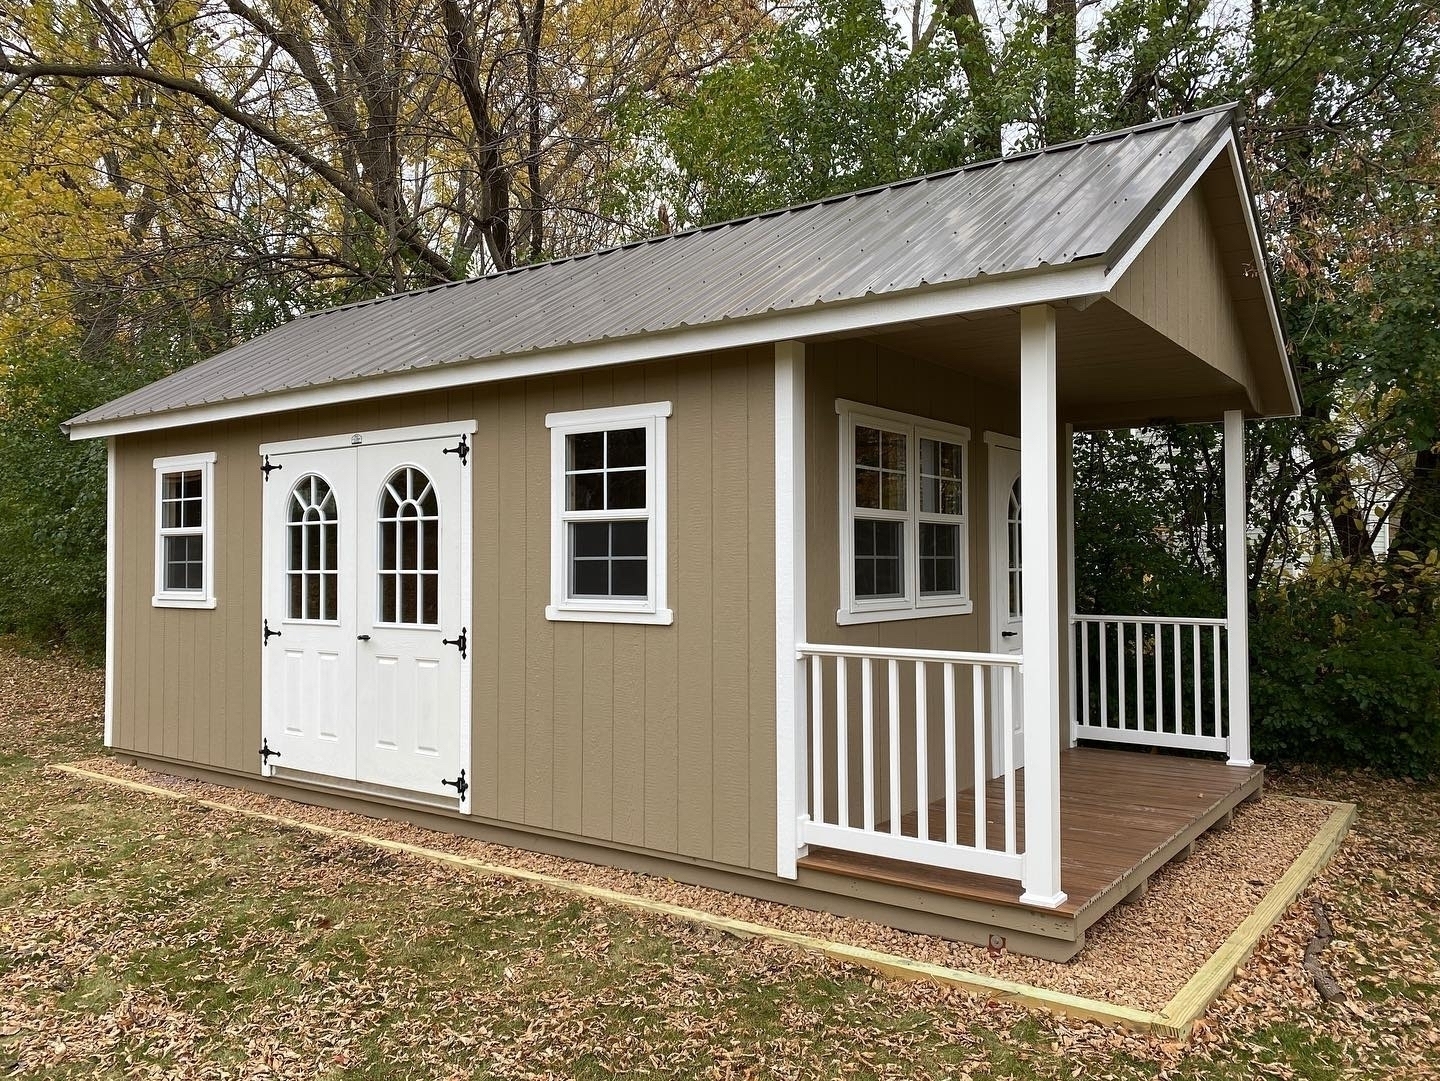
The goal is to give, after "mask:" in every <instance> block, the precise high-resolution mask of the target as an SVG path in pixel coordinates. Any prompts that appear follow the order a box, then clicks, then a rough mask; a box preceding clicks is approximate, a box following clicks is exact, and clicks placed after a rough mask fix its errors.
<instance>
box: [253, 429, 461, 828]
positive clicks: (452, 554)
mask: <svg viewBox="0 0 1440 1081" xmlns="http://www.w3.org/2000/svg"><path fill="white" fill-rule="evenodd" d="M473 430H474V428H473V424H462V425H459V426H454V427H450V426H435V427H427V428H425V429H406V430H402V431H395V432H367V433H361V434H359V435H355V436H349V437H346V441H345V443H344V445H341V446H333V445H328V446H327V445H325V444H324V442H323V441H319V440H301V441H297V442H294V443H281V444H269V445H266V446H264V447H262V448H261V452H262V454H263V455H265V457H264V459H263V461H264V463H265V464H268V465H269V466H270V467H271V470H270V472H269V473H268V474H267V479H266V481H265V483H264V486H263V487H264V493H265V498H264V521H263V529H264V556H263V561H264V571H263V574H264V582H265V586H264V604H263V619H264V624H263V629H262V633H264V634H266V637H265V638H264V641H265V645H264V648H263V649H262V651H261V652H262V655H263V660H264V695H263V707H262V710H263V716H262V736H263V745H262V746H263V747H264V748H266V749H268V750H269V751H271V752H273V753H272V754H271V755H270V756H268V757H267V759H266V772H267V773H275V772H279V773H281V774H288V773H291V772H299V773H304V774H314V775H319V776H322V777H326V778H333V779H335V780H340V781H354V782H361V783H363V784H366V785H378V786H383V787H385V788H393V789H400V790H404V791H407V792H413V793H419V794H424V795H427V796H441V797H447V798H450V799H453V800H456V801H457V803H458V805H459V806H460V807H461V808H462V809H465V808H466V806H467V804H468V800H467V799H466V798H465V797H466V796H467V795H468V786H467V785H465V784H462V783H457V782H458V781H460V778H461V773H460V771H461V770H463V769H465V768H466V765H467V763H468V759H469V742H470V740H469V715H468V714H469V703H468V701H467V700H466V698H467V697H468V696H467V694H466V693H465V692H466V691H467V689H468V680H466V679H465V678H464V677H465V675H466V673H467V670H468V656H469V640H468V638H469V627H468V626H467V623H468V620H469V616H468V611H469V599H470V566H471V563H470V537H469V533H470V499H469V492H470V467H469V464H468V457H469V449H468V441H469V437H470V434H471V432H473ZM462 437H464V442H463V443H462ZM462 447H463V449H464V453H463V454H462V453H458V450H459V449H460V448H462Z"/></svg>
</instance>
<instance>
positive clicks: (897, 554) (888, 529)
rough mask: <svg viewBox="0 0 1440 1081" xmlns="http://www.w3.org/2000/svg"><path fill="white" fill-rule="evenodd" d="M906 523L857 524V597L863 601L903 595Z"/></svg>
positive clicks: (863, 521)
mask: <svg viewBox="0 0 1440 1081" xmlns="http://www.w3.org/2000/svg"><path fill="white" fill-rule="evenodd" d="M904 546H905V523H904V522H876V521H868V520H858V521H856V523H855V596H856V597H857V598H862V599H876V598H880V597H898V596H901V595H903V594H904V592H905V589H904V579H905V575H904V569H905V560H904V555H903V552H904Z"/></svg>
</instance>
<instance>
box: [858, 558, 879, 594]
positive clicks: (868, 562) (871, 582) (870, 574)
mask: <svg viewBox="0 0 1440 1081" xmlns="http://www.w3.org/2000/svg"><path fill="white" fill-rule="evenodd" d="M855 596H857V597H873V596H875V561H874V560H873V559H857V560H856V561H855Z"/></svg>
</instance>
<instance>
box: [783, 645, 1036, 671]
mask: <svg viewBox="0 0 1440 1081" xmlns="http://www.w3.org/2000/svg"><path fill="white" fill-rule="evenodd" d="M795 655H796V656H797V657H854V658H861V659H863V658H865V657H869V658H870V659H871V660H874V661H934V662H936V663H942V664H979V665H996V666H1004V667H1009V668H1018V667H1020V663H1021V661H1022V660H1023V659H1024V658H1023V657H1022V656H1020V655H1019V654H1015V653H964V652H956V651H951V650H944V649H898V648H897V649H887V648H885V647H883V646H834V645H823V644H817V643H813V642H798V643H796V645H795Z"/></svg>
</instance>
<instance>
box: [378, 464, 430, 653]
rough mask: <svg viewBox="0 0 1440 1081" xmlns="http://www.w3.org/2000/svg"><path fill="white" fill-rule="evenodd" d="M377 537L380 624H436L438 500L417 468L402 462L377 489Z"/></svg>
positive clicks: (422, 473) (423, 625) (428, 482)
mask: <svg viewBox="0 0 1440 1081" xmlns="http://www.w3.org/2000/svg"><path fill="white" fill-rule="evenodd" d="M377 524H378V527H379V528H378V530H377V535H376V556H377V557H378V558H377V559H376V561H375V565H376V567H377V568H378V569H377V570H376V572H375V573H376V578H377V582H376V586H377V589H378V591H379V596H378V598H377V599H378V602H379V603H378V605H377V607H376V611H378V612H379V613H380V619H379V622H381V623H388V624H391V625H392V626H403V627H438V626H439V625H440V501H439V499H438V498H437V497H436V495H435V486H434V485H433V484H431V483H430V478H429V477H427V476H426V475H425V473H424V472H423V471H422V470H419V469H416V468H415V467H414V466H410V465H407V466H401V467H400V468H399V469H397V470H395V472H394V473H392V474H390V478H389V479H388V480H387V481H386V482H385V484H384V486H383V487H382V488H381V489H380V514H379V517H378V519H377Z"/></svg>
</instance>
